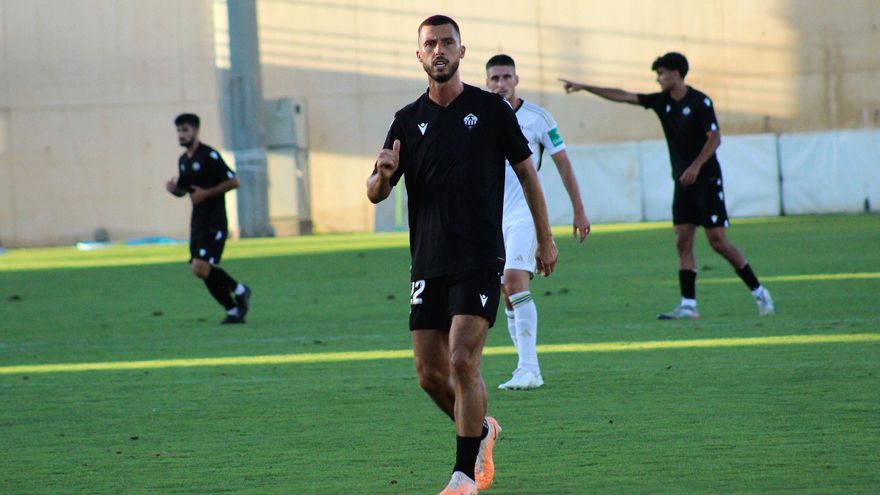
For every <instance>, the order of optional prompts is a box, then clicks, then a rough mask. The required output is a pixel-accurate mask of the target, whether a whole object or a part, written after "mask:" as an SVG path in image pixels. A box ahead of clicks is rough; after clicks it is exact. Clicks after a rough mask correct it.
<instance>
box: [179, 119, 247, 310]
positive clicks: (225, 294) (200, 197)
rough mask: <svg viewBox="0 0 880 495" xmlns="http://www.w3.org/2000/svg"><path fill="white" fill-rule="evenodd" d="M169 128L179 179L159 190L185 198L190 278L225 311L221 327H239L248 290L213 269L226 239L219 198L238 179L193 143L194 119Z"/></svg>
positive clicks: (196, 121) (214, 156)
mask: <svg viewBox="0 0 880 495" xmlns="http://www.w3.org/2000/svg"><path fill="white" fill-rule="evenodd" d="M174 125H175V126H177V140H178V142H180V145H181V146H183V147H184V148H186V152H185V153H184V154H182V155H180V159H179V160H178V164H177V165H178V166H177V168H178V171H179V172H180V178H172V179H171V180H169V181H168V183H167V184H165V189H167V190H168V192H170V193H171V194H173V195H175V196H177V197H182V196H184V195H185V194H187V193H189V197H190V199H191V200H192V204H193V206H192V220H191V221H190V239H189V253H190V266H191V268H192V272H193V275H195V276H196V277H199V278H200V279H202V280H204V281H205V285H206V286H207V287H208V291H209V292H210V293H211V295H212V296H214V299H216V300H217V302H218V303H220V305H221V306H223V308H225V309H226V318H225V319H224V320H223V321H222V322H221V323H223V324H231V323H244V316H245V314H247V311H248V302H249V300H250V297H251V289H250V287H248V286H246V285H244V284H240V283H238V282H236V281H235V280H234V279H233V278H232V277H230V276H229V274H228V273H226V272H225V271H223V269H222V268H220V267H219V266H217V264H218V263H220V256H222V254H223V246H224V245H225V244H226V236H227V234H228V230H227V222H226V200H225V194H226V192H227V191H231V190H232V189H235V188H236V187H238V177H236V176H235V172H233V171H232V170H229V167H227V166H226V163H225V162H224V161H223V158H222V157H221V156H220V153H218V152H217V151H216V150H215V149H214V148H211V147H210V146H208V145H206V144H204V143H202V142H199V117H198V115H195V114H191V113H184V114H181V115H178V116H177V118H176V119H174Z"/></svg>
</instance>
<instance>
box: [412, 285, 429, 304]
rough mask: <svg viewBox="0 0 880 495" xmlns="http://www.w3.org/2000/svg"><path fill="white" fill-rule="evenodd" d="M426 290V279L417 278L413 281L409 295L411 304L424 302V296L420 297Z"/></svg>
mask: <svg viewBox="0 0 880 495" xmlns="http://www.w3.org/2000/svg"><path fill="white" fill-rule="evenodd" d="M424 291H425V281H424V280H416V281H415V282H413V283H412V292H411V293H410V296H409V303H410V304H422V298H421V297H419V296H421V295H422V292H424Z"/></svg>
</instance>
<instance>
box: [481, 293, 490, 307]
mask: <svg viewBox="0 0 880 495" xmlns="http://www.w3.org/2000/svg"><path fill="white" fill-rule="evenodd" d="M480 302H481V303H483V307H484V308H485V307H486V303H487V302H489V296H487V295H486V294H480Z"/></svg>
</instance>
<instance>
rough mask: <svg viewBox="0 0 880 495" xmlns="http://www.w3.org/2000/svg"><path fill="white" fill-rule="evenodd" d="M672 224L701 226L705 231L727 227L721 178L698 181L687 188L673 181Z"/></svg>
mask: <svg viewBox="0 0 880 495" xmlns="http://www.w3.org/2000/svg"><path fill="white" fill-rule="evenodd" d="M672 223H673V225H683V224H690V225H702V226H703V228H706V229H710V228H714V227H727V226H728V224H729V222H728V218H727V208H726V207H725V205H724V186H723V184H722V181H721V177H709V178H706V179H698V180H697V182H695V183H693V184H691V185H690V186H687V187H685V186H682V185H681V183H679V182H678V181H675V192H674V194H673V197H672Z"/></svg>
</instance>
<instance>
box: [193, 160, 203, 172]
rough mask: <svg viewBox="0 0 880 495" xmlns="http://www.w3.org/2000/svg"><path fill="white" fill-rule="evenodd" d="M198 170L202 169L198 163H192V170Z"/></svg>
mask: <svg viewBox="0 0 880 495" xmlns="http://www.w3.org/2000/svg"><path fill="white" fill-rule="evenodd" d="M200 168H202V165H201V164H200V163H199V162H193V170H196V171H198V170H199V169H200Z"/></svg>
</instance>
